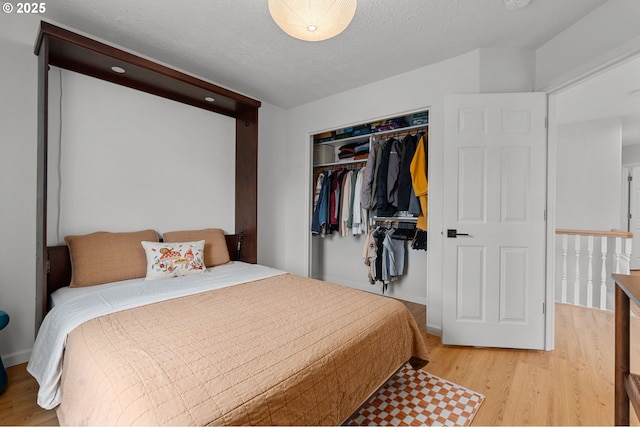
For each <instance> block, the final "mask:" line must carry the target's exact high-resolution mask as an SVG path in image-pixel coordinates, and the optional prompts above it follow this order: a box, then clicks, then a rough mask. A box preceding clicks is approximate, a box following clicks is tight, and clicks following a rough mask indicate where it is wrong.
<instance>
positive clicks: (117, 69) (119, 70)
mask: <svg viewBox="0 0 640 427" xmlns="http://www.w3.org/2000/svg"><path fill="white" fill-rule="evenodd" d="M111 70H112V71H114V72H116V73H118V74H122V73H124V68H122V67H111Z"/></svg>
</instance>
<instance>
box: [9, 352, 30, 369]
mask: <svg viewBox="0 0 640 427" xmlns="http://www.w3.org/2000/svg"><path fill="white" fill-rule="evenodd" d="M30 357H31V349H29V350H23V351H18V352H16V353H11V354H5V355H3V356H2V363H3V364H4V366H5V367H7V368H8V367H10V366H15V365H20V364H21V363H27V362H28V361H29V358H30Z"/></svg>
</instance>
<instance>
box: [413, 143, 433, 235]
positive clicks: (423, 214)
mask: <svg viewBox="0 0 640 427" xmlns="http://www.w3.org/2000/svg"><path fill="white" fill-rule="evenodd" d="M426 145H427V134H425V135H423V136H422V138H420V141H418V146H417V147H416V152H415V154H414V155H413V159H412V160H411V167H410V171H411V183H412V185H413V192H414V193H416V196H418V199H420V215H418V223H417V225H416V227H418V228H419V229H421V230H426V229H427V218H428V212H429V210H428V206H427V195H428V194H429V181H428V180H427V151H426V150H427V147H426Z"/></svg>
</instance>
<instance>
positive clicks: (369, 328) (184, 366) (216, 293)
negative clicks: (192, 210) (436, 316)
mask: <svg viewBox="0 0 640 427" xmlns="http://www.w3.org/2000/svg"><path fill="white" fill-rule="evenodd" d="M238 264H239V265H241V264H242V263H238ZM252 267H253V266H252ZM255 267H256V268H257V269H258V271H260V272H261V273H260V274H257V275H256V276H257V277H255V278H252V279H249V280H246V279H242V280H241V281H239V282H237V283H234V284H233V285H220V284H218V285H216V286H215V289H208V290H200V291H197V292H186V293H185V294H184V295H179V296H176V297H172V298H160V299H158V300H156V301H154V302H151V303H148V304H140V305H138V304H134V305H135V306H131V307H127V304H121V305H123V306H125V307H127V308H124V309H122V310H114V311H110V310H109V309H107V310H103V311H107V313H104V314H101V315H98V316H95V317H92V318H90V319H88V320H86V321H83V322H80V323H79V324H78V325H76V326H75V327H73V328H72V329H71V330H70V331H69V332H68V333H67V335H66V346H65V349H64V351H63V362H62V363H61V366H62V367H63V369H61V373H60V377H59V381H57V384H56V392H55V395H56V396H57V399H54V400H52V402H57V401H58V400H59V405H58V406H57V414H58V418H59V421H60V423H61V424H62V425H71V424H74V425H88V424H92V425H95V424H103V425H104V424H109V425H123V424H126V425H134V424H145V425H209V424H226V425H321V424H323V425H337V424H340V423H341V422H343V421H344V420H345V419H347V418H348V417H349V415H351V414H352V413H353V412H354V411H355V410H356V409H357V408H358V407H359V405H360V404H362V403H363V402H364V401H365V400H366V398H368V397H369V396H370V395H371V393H373V392H374V391H375V390H376V389H377V388H378V387H379V386H380V385H382V384H383V383H384V381H385V380H386V379H387V378H388V377H389V376H390V375H391V374H392V373H393V372H394V371H395V370H396V369H397V368H398V367H400V366H401V365H402V364H403V363H405V362H406V361H408V360H409V359H411V358H414V360H419V361H421V362H422V363H424V362H426V360H428V353H427V350H426V346H425V344H424V342H423V339H422V336H421V333H420V331H419V329H418V327H417V325H416V323H415V320H414V319H413V317H412V315H411V314H410V313H409V311H408V310H407V309H406V308H405V307H404V305H403V304H402V303H400V302H398V301H396V300H393V299H389V298H385V297H381V296H377V295H373V294H369V293H366V292H362V291H359V290H355V289H351V288H346V287H342V286H339V285H334V284H330V283H326V282H322V281H318V280H314V279H309V278H304V277H300V276H296V275H293V274H288V273H284V272H280V271H275V270H272V269H267V270H263V269H261V267H260V266H255ZM218 268H219V267H215V268H214V269H213V270H216V269H218ZM249 270H251V268H249ZM217 272H220V270H218V271H217ZM217 272H216V273H217ZM210 275H211V276H215V275H216V274H214V273H211V274H210ZM229 276H230V277H231V276H233V274H229ZM260 276H263V277H260ZM188 277H189V278H190V279H189V280H194V279H191V278H192V277H193V276H188ZM180 279H183V278H180ZM197 280H199V279H197ZM171 281H173V279H166V280H161V281H155V282H166V283H167V285H165V286H166V287H171V286H169V282H171ZM176 283H179V281H176ZM146 284H147V285H148V281H147V283H146ZM173 286H174V287H175V284H174V285H173ZM110 292H113V293H115V291H110ZM84 299H87V297H84V296H82V297H77V298H71V300H70V301H67V302H65V303H63V304H58V305H56V307H55V308H54V310H53V311H56V310H62V309H63V307H67V308H68V306H69V305H81V304H79V300H84ZM118 299H119V300H121V299H123V298H122V297H121V296H118ZM107 305H109V304H107ZM34 349H35V347H34ZM37 365H38V364H37V363H34V364H33V366H32V363H31V361H30V367H31V366H32V367H33V368H34V369H33V370H34V371H38V370H37V369H35V367H36V366H37ZM30 371H31V370H30ZM34 376H35V375H34ZM36 378H38V377H36ZM41 385H42V384H41ZM55 404H57V403H55Z"/></svg>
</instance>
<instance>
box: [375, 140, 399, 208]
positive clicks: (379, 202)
mask: <svg viewBox="0 0 640 427" xmlns="http://www.w3.org/2000/svg"><path fill="white" fill-rule="evenodd" d="M394 142H395V138H391V139H389V140H388V141H387V142H386V143H385V144H384V148H383V149H382V156H381V158H380V166H379V168H378V174H377V179H376V209H375V211H376V215H378V216H392V215H393V214H394V213H395V211H396V210H395V208H394V207H393V205H391V203H389V199H388V196H387V176H388V172H389V158H390V157H391V150H392V148H393V145H394Z"/></svg>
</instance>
